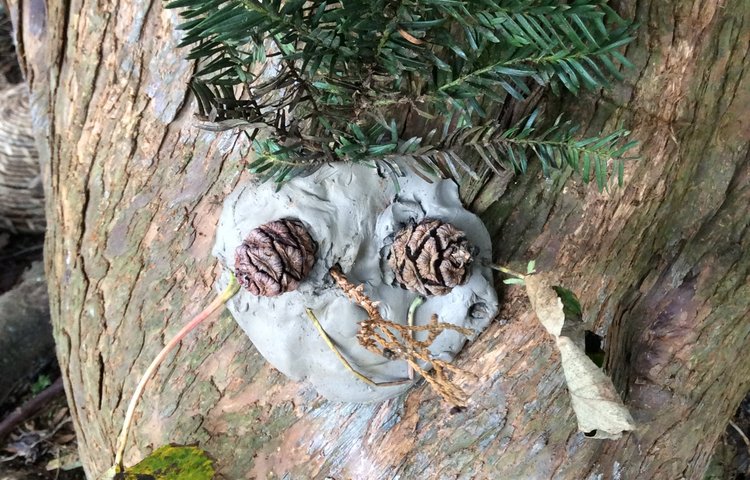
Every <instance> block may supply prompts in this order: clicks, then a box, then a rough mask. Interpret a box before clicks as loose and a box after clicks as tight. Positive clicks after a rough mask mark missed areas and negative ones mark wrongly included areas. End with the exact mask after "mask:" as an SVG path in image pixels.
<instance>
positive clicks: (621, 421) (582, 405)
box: [524, 274, 635, 439]
mask: <svg viewBox="0 0 750 480" xmlns="http://www.w3.org/2000/svg"><path fill="white" fill-rule="evenodd" d="M524 281H525V284H526V292H527V294H528V295H529V299H530V300H531V306H532V307H533V309H534V312H535V313H536V316H537V318H539V321H540V322H541V324H542V325H543V326H544V328H545V329H547V331H548V332H549V333H550V334H552V336H554V337H555V340H556V345H557V348H558V350H559V351H560V356H561V358H562V367H563V373H564V375H565V382H566V383H567V385H568V391H569V392H570V399H571V404H572V406H573V411H574V412H575V414H576V419H577V421H578V429H579V430H580V431H582V432H584V433H586V434H587V436H589V437H590V438H601V439H616V438H620V436H621V435H622V432H626V431H631V430H634V429H635V424H634V422H633V418H632V417H631V416H630V412H629V411H628V409H627V407H625V405H624V404H623V403H622V400H621V399H620V396H619V395H618V393H617V391H616V390H615V387H614V385H613V384H612V380H611V379H610V378H609V377H608V376H607V375H606V374H605V373H604V372H603V371H602V370H601V369H600V368H599V367H597V366H596V364H594V362H592V361H591V359H590V358H589V357H588V356H586V354H585V353H584V352H583V350H581V349H580V348H579V347H578V346H576V344H575V342H574V341H573V340H572V339H571V338H569V337H568V336H561V333H562V331H563V327H564V326H565V313H564V312H563V303H562V300H561V299H560V297H559V296H558V295H557V292H555V290H554V289H553V288H552V287H553V285H556V283H557V282H556V281H555V279H554V277H553V276H551V275H549V274H536V275H529V276H526V277H525V278H524ZM569 330H570V329H569Z"/></svg>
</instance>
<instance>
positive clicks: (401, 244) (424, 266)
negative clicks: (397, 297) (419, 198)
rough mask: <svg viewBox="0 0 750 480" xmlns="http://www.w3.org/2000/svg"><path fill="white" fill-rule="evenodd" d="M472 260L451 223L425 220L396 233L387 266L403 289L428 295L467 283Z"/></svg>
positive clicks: (468, 248)
mask: <svg viewBox="0 0 750 480" xmlns="http://www.w3.org/2000/svg"><path fill="white" fill-rule="evenodd" d="M471 261H472V255H471V247H470V246H469V241H468V240H467V239H466V235H465V234H464V232H462V231H461V230H459V229H457V228H456V227H454V226H453V225H451V224H450V223H446V222H443V221H440V220H431V219H425V220H423V221H422V222H420V223H418V224H416V225H410V226H407V227H405V228H403V229H402V230H401V231H399V232H398V233H397V234H396V238H395V239H394V240H393V245H392V247H391V255H390V257H389V258H388V265H389V266H390V267H391V268H392V269H393V271H394V272H395V273H396V281H397V282H398V283H399V284H401V286H402V287H404V288H406V289H407V290H411V291H413V292H417V293H419V294H421V295H424V296H431V295H445V294H447V293H449V292H450V291H451V290H452V289H453V287H455V286H458V285H463V284H464V283H466V281H467V280H468V278H469V266H470V264H471Z"/></svg>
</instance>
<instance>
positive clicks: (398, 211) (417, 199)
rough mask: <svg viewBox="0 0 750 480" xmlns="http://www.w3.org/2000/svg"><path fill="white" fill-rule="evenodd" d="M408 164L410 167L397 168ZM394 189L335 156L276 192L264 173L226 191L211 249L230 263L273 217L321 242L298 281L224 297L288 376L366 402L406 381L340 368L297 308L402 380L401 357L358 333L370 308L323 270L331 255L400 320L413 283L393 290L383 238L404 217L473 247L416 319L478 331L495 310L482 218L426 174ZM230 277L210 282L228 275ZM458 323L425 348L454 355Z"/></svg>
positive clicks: (362, 367) (334, 396)
mask: <svg viewBox="0 0 750 480" xmlns="http://www.w3.org/2000/svg"><path fill="white" fill-rule="evenodd" d="M404 170H408V169H404ZM399 184H400V192H398V194H397V193H396V191H395V188H394V185H393V183H392V181H391V180H390V179H389V178H383V177H381V176H380V175H378V172H377V170H375V169H373V168H371V167H367V166H364V165H351V164H335V165H329V166H325V167H323V168H321V169H320V170H318V171H317V172H316V173H314V174H312V175H310V176H307V177H304V178H300V177H298V178H295V179H293V180H292V181H290V182H289V183H287V184H285V185H284V186H283V187H282V188H281V189H280V190H279V191H276V186H275V185H273V184H271V183H266V184H261V185H257V184H244V185H241V186H239V187H238V188H237V189H236V190H235V191H234V192H233V193H232V194H231V195H230V196H229V197H228V198H227V199H226V201H225V203H224V210H223V211H222V215H221V219H220V222H219V226H218V229H217V238H216V245H215V247H214V255H215V256H216V257H217V258H219V260H220V261H221V262H222V263H223V264H224V265H225V266H228V267H229V268H232V266H233V265H234V261H235V250H236V248H237V246H239V245H241V244H242V242H243V240H244V239H245V238H246V237H247V235H248V233H249V232H251V231H252V230H253V229H255V228H257V227H258V226H260V225H263V224H265V223H268V222H270V221H274V220H278V219H283V218H290V219H295V220H297V221H299V222H301V223H302V224H303V225H304V226H305V227H306V229H307V230H308V231H309V233H310V236H311V237H312V238H313V239H314V241H315V243H316V244H317V252H316V258H315V263H314V265H313V267H312V270H311V271H310V273H309V275H308V276H307V278H306V279H304V280H302V281H301V282H299V286H298V287H297V289H296V290H294V291H290V292H287V293H282V294H280V295H278V296H274V297H259V296H254V295H252V294H251V293H250V292H248V291H245V290H242V291H241V292H240V293H239V294H238V295H237V296H235V297H234V299H233V300H232V301H231V302H230V303H229V305H228V307H229V310H230V311H231V313H232V315H233V316H234V318H235V319H236V320H237V323H238V324H239V325H240V326H241V327H242V329H243V330H244V331H245V333H246V334H247V335H248V337H250V340H251V341H252V342H253V344H254V345H255V347H256V348H257V349H258V351H259V352H260V353H261V354H262V355H263V356H264V357H265V358H266V359H267V360H268V361H269V362H270V363H271V364H272V365H273V366H274V367H276V368H277V369H279V370H280V371H281V372H283V373H284V374H285V375H287V376H289V377H290V378H292V379H294V380H306V381H309V382H311V383H312V384H313V385H314V386H315V388H316V389H317V390H318V392H319V393H320V394H321V395H323V396H325V397H326V398H328V399H331V400H337V401H347V402H372V401H380V400H384V399H386V398H389V397H392V396H395V395H398V394H399V393H402V392H403V391H405V390H407V389H408V388H409V387H410V385H409V384H406V385H398V386H391V387H370V386H368V385H366V384H364V383H363V382H361V381H360V380H358V379H357V378H356V377H354V376H353V375H352V373H351V372H349V371H347V370H346V369H345V368H344V367H343V366H342V365H341V364H340V363H339V361H338V360H337V359H336V357H335V356H334V354H333V353H332V352H331V351H330V350H329V349H328V347H327V346H326V344H325V342H324V341H323V339H322V338H321V337H320V335H319V334H318V332H317V331H316V329H315V327H314V326H313V324H312V323H311V322H310V320H309V319H308V317H307V315H306V314H305V308H311V309H312V310H313V311H314V313H315V315H316V316H317V318H318V319H319V320H320V322H321V324H322V326H323V328H324V329H325V330H326V332H327V333H328V335H329V336H330V337H331V338H332V340H333V341H334V342H335V344H336V345H337V346H338V347H339V349H340V351H341V353H342V354H343V355H345V356H346V357H347V358H348V360H349V361H350V363H352V364H353V365H354V366H355V367H356V368H357V369H358V370H359V371H360V372H361V373H363V374H365V375H366V376H368V377H370V378H371V379H373V380H374V381H376V382H383V381H390V380H398V379H403V378H406V375H407V367H406V362H404V361H402V360H389V359H387V358H384V357H382V356H379V355H375V354H373V353H371V352H368V351H367V350H365V349H364V348H363V347H361V346H360V345H359V344H358V342H357V339H356V334H357V331H358V328H359V327H358V322H360V321H362V320H364V319H365V318H366V315H365V313H364V311H363V310H362V309H361V308H359V307H358V306H357V305H354V304H352V303H351V302H350V301H349V300H348V299H347V298H345V297H344V295H343V294H342V292H341V291H340V290H339V289H338V288H337V287H336V286H335V285H334V284H333V283H332V281H331V279H330V276H329V275H328V270H329V269H330V268H331V267H332V266H333V265H335V264H339V265H340V266H341V269H342V270H343V272H344V273H345V274H346V275H347V277H348V278H349V280H351V281H352V282H355V283H360V284H364V285H365V291H366V293H367V294H368V295H369V296H370V297H371V298H372V299H373V300H375V301H379V302H381V303H380V307H381V312H382V314H383V316H384V317H385V318H388V319H390V320H393V321H396V322H399V323H406V318H407V310H408V308H409V305H410V304H411V302H412V300H413V299H414V298H415V296H416V295H417V293H413V292H411V291H409V290H405V289H403V288H401V286H400V285H399V283H398V282H397V281H396V279H395V275H394V273H393V270H392V269H391V268H390V267H389V265H388V257H389V254H390V252H391V244H392V243H393V241H394V237H395V236H396V233H397V232H398V231H400V230H401V229H402V228H403V227H405V226H408V225H415V224H418V223H420V222H421V221H422V220H424V219H426V218H428V219H439V220H442V221H444V222H448V223H450V224H452V225H454V226H455V227H456V228H457V229H459V230H461V231H463V232H464V233H465V234H466V238H467V239H468V241H469V243H470V244H471V246H472V247H473V249H474V250H475V251H474V252H472V253H473V262H472V263H471V265H470V266H469V267H468V270H467V272H466V276H465V278H462V279H461V280H462V281H464V282H465V283H463V284H458V283H460V282H457V286H455V287H454V288H452V289H451V290H450V291H449V292H447V293H446V294H444V295H440V296H435V297H430V298H428V299H427V301H426V302H425V303H424V304H423V305H422V306H421V307H420V308H419V310H418V311H417V315H416V318H415V321H416V323H417V324H425V323H428V322H429V320H430V317H431V316H432V314H433V313H437V314H438V315H439V317H440V320H441V321H444V322H451V323H454V324H457V325H461V326H465V327H468V328H472V329H474V330H476V331H477V333H479V332H480V331H481V330H483V329H484V328H485V327H486V326H487V324H488V323H489V322H490V320H491V319H492V317H493V316H494V314H495V313H496V311H497V296H496V294H495V291H494V289H493V287H492V275H491V272H490V270H489V268H487V267H484V266H483V265H486V264H488V263H489V260H490V252H491V245H490V238H489V235H488V233H487V231H486V230H485V228H484V226H483V225H482V222H481V221H480V220H479V219H478V218H477V217H476V216H475V215H473V214H472V213H470V212H468V211H466V210H465V209H464V208H463V207H462V205H461V202H460V200H459V198H458V191H457V188H456V185H455V184H454V183H453V182H450V181H436V182H435V183H432V184H429V183H427V182H425V181H424V180H422V179H421V178H419V177H418V176H416V175H411V174H407V176H406V177H405V178H401V179H399ZM226 281H227V277H226V275H225V276H224V277H223V278H222V279H221V280H220V282H219V283H220V285H218V288H221V287H223V286H224V285H225V284H226ZM465 341H466V340H465V338H464V337H462V336H461V335H459V334H458V333H456V332H451V331H448V332H445V333H443V334H441V335H440V336H439V337H438V338H437V340H436V341H435V342H434V343H433V345H432V347H431V351H432V353H433V354H434V355H435V356H437V357H438V358H441V359H443V360H451V359H452V358H453V357H454V356H455V355H456V353H458V351H459V350H460V349H461V348H462V346H463V345H464V343H465Z"/></svg>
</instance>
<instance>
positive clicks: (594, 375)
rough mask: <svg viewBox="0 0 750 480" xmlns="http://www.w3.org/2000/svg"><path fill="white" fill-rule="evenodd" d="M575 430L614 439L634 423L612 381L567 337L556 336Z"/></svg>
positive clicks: (590, 435) (588, 434)
mask: <svg viewBox="0 0 750 480" xmlns="http://www.w3.org/2000/svg"><path fill="white" fill-rule="evenodd" d="M557 348H558V349H559V350H560V356H561V357H562V366H563V373H564V374H565V381H566V383H567V384H568V391H569V392H570V399H571V404H572V405H573V411H575V413H576V418H577V419H578V430H580V431H582V432H584V433H585V434H586V436H588V437H589V438H608V439H616V438H620V437H621V436H622V432H627V431H631V430H635V423H634V422H633V418H632V417H631V416H630V412H629V411H628V409H627V407H625V405H623V403H622V400H621V399H620V395H619V394H618V393H617V390H615V386H614V385H613V384H612V380H611V379H610V378H609V377H608V376H607V375H605V374H604V372H603V371H602V370H601V369H600V368H599V367H597V366H596V364H595V363H594V362H592V361H591V359H590V358H589V357H587V356H586V354H585V353H584V352H583V351H581V349H580V348H578V347H577V346H576V345H575V344H574V343H573V341H572V340H571V339H569V338H568V337H559V338H558V339H557Z"/></svg>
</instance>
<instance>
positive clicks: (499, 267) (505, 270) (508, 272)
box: [489, 265, 526, 280]
mask: <svg viewBox="0 0 750 480" xmlns="http://www.w3.org/2000/svg"><path fill="white" fill-rule="evenodd" d="M489 267H490V268H491V269H493V270H497V271H499V272H503V273H505V274H506V275H510V276H511V277H516V278H520V279H521V280H523V279H524V278H526V275H524V274H522V273H518V272H516V271H515V270H511V269H510V268H506V267H503V266H502V265H490V266H489Z"/></svg>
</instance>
